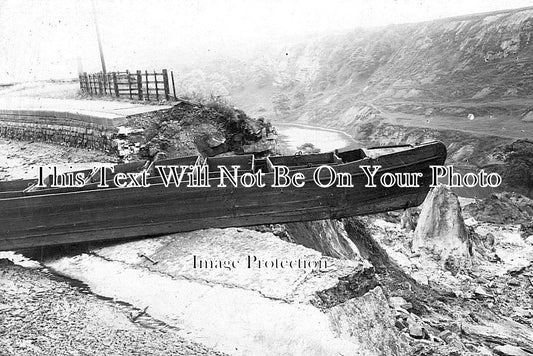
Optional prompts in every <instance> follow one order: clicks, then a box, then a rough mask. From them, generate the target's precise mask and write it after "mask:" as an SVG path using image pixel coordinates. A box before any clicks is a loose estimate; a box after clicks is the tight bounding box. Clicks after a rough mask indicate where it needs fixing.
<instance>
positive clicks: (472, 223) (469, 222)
mask: <svg viewBox="0 0 533 356" xmlns="http://www.w3.org/2000/svg"><path fill="white" fill-rule="evenodd" d="M478 224H479V223H478V221H477V220H476V219H474V218H468V219H465V225H467V226H476V225H478Z"/></svg>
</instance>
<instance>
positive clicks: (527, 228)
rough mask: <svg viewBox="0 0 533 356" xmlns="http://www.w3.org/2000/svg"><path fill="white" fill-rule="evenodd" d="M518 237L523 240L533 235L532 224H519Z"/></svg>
mask: <svg viewBox="0 0 533 356" xmlns="http://www.w3.org/2000/svg"><path fill="white" fill-rule="evenodd" d="M520 235H521V236H522V237H523V238H524V239H525V238H526V237H528V236H530V235H533V222H524V223H522V224H520Z"/></svg>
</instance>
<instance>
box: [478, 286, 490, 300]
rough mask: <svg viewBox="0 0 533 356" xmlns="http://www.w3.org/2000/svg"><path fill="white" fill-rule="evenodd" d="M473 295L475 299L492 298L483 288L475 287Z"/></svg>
mask: <svg viewBox="0 0 533 356" xmlns="http://www.w3.org/2000/svg"><path fill="white" fill-rule="evenodd" d="M474 294H475V296H476V297H477V298H492V297H493V296H492V295H490V294H489V293H487V291H486V290H485V288H483V287H482V286H477V287H476V289H475V290H474Z"/></svg>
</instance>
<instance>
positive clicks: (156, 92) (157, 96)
mask: <svg viewBox="0 0 533 356" xmlns="http://www.w3.org/2000/svg"><path fill="white" fill-rule="evenodd" d="M154 80H155V100H158V101H159V90H158V88H157V73H156V72H155V71H154Z"/></svg>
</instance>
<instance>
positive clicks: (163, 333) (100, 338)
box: [0, 259, 221, 356]
mask: <svg viewBox="0 0 533 356" xmlns="http://www.w3.org/2000/svg"><path fill="white" fill-rule="evenodd" d="M147 312H148V313H149V310H148V311H147ZM138 314H139V311H136V310H134V309H133V308H128V307H126V306H120V305H117V304H116V303H114V302H112V301H105V300H102V299H99V298H97V297H96V296H94V295H91V294H85V293H83V292H82V291H81V290H78V289H77V288H75V287H73V286H72V285H71V284H69V283H68V282H66V281H62V280H58V279H57V278H53V277H52V276H51V275H49V274H48V273H47V272H46V271H45V270H42V269H28V268H24V267H21V266H17V265H14V264H13V263H12V262H11V261H9V260H6V259H0V355H1V356H4V355H187V356H188V355H221V354H220V353H217V352H214V351H211V350H209V349H207V348H206V347H204V346H202V345H199V344H196V343H193V342H190V341H187V340H185V339H183V338H182V337H181V336H179V335H178V331H177V330H174V329H170V328H167V327H164V326H161V325H159V326H155V327H146V326H142V325H141V324H140V323H139V319H137V320H136V321H135V322H133V321H132V317H135V316H137V315H138ZM144 319H146V317H144Z"/></svg>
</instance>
